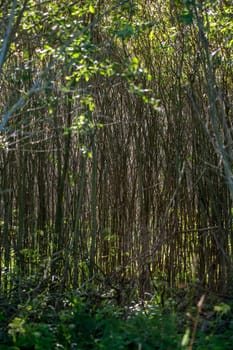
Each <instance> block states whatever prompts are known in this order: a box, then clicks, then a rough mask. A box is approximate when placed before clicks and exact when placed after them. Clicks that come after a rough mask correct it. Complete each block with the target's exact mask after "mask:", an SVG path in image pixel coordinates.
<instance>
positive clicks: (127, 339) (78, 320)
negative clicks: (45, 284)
mask: <svg viewBox="0 0 233 350" xmlns="http://www.w3.org/2000/svg"><path fill="white" fill-rule="evenodd" d="M71 294H72V295H71ZM71 294H70V295H69V296H62V297H61V296H56V295H51V293H50V294H47V295H45V294H43V293H42V294H40V295H37V296H36V297H35V298H34V299H31V300H26V301H25V302H23V303H20V304H14V302H7V301H4V299H3V298H2V299H0V349H1V350H24V349H25V350H32V349H35V350H53V349H54V350H62V349H64V350H71V349H72V350H84V349H101V350H105V349H106V350H110V349H111V350H114V349H115V350H118V349H119V350H120V349H135V350H156V349H161V350H162V349H164V350H170V349H172V350H174V349H185V350H192V349H197V350H206V349H212V350H228V349H229V350H232V348H233V345H232V344H233V301H232V300H228V301H224V300H217V298H215V300H214V301H213V298H212V299H211V298H210V297H209V296H206V298H205V300H204V297H202V298H201V299H200V300H199V303H198V300H197V302H196V303H193V304H190V303H189V301H188V300H186V298H183V300H182V302H180V301H178V299H176V298H173V299H171V298H170V299H168V300H166V301H165V304H164V305H163V306H161V305H159V303H158V300H157V299H156V298H154V297H152V298H151V299H150V300H149V301H148V300H147V301H145V300H144V301H143V300H139V301H138V302H137V303H136V302H131V303H129V304H128V305H127V306H126V305H124V306H118V305H116V302H115V301H114V299H112V298H109V297H105V296H101V298H100V296H98V294H93V293H92V295H88V294H86V295H83V294H80V293H74V292H73V293H71ZM58 301H59V302H58ZM58 305H59V306H58Z"/></svg>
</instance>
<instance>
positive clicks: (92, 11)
mask: <svg viewBox="0 0 233 350" xmlns="http://www.w3.org/2000/svg"><path fill="white" fill-rule="evenodd" d="M89 12H90V13H92V14H94V13H95V8H94V7H93V5H91V4H90V5H89Z"/></svg>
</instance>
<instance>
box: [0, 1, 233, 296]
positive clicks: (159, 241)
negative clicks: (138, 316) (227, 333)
mask: <svg viewBox="0 0 233 350" xmlns="http://www.w3.org/2000/svg"><path fill="white" fill-rule="evenodd" d="M0 15H1V38H2V44H1V45H2V51H1V56H0V64H1V66H0V75H1V76H0V78H1V89H0V108H1V116H2V121H1V125H0V131H1V134H0V147H1V149H0V205H1V207H0V220H1V222H0V245H1V250H0V254H1V255H0V261H1V275H0V284H1V292H2V293H3V294H4V295H5V296H7V297H8V298H9V297H12V298H16V297H19V298H20V300H23V299H24V297H25V298H28V297H29V298H31V297H32V296H33V295H34V294H36V293H37V292H42V291H45V290H47V291H50V293H63V292H65V291H67V290H71V289H75V288H77V287H80V286H83V284H85V283H87V281H89V282H93V283H95V286H96V287H97V288H99V289H100V290H106V289H111V290H112V291H113V292H114V293H115V296H116V298H118V301H119V302H124V298H130V297H135V295H136V294H139V295H140V296H141V297H145V295H146V294H145V293H159V294H161V295H162V294H163V293H164V291H165V289H166V291H172V289H173V288H175V287H179V288H186V287H187V288H189V287H190V285H195V286H199V287H200V288H204V289H208V290H213V291H218V292H219V293H221V294H228V293H230V292H232V288H233V270H232V244H233V231H232V196H231V194H232V193H233V191H232V184H231V181H232V177H231V175H232V174H231V163H232V118H233V106H232V100H233V80H232V79H233V71H232V64H233V55H232V49H233V42H232V34H233V19H232V16H233V7H232V4H231V1H227V0H225V1H222V0H216V1H148V0H146V1H145V0H139V1H122V2H119V1H104V0H103V1H101V0H99V1H73V2H70V3H69V4H67V2H66V1H37V0H31V1H27V0H25V1H24V2H17V1H12V4H9V2H4V1H3V2H2V4H1V10H0Z"/></svg>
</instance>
